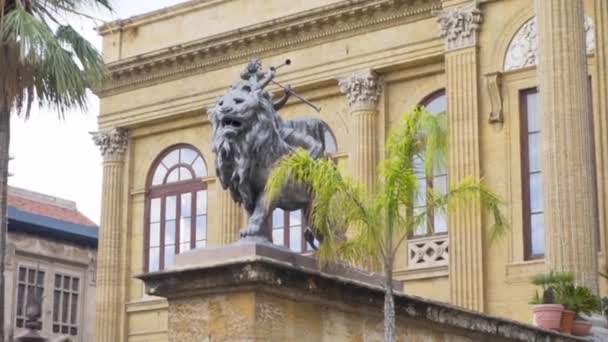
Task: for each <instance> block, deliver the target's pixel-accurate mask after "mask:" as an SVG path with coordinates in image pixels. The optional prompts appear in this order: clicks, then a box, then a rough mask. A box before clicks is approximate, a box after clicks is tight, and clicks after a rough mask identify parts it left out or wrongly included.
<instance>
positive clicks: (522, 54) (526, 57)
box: [504, 16, 595, 71]
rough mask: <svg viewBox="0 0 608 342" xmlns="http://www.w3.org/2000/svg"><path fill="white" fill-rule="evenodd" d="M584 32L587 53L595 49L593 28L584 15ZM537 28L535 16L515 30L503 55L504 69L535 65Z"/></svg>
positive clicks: (591, 22)
mask: <svg viewBox="0 0 608 342" xmlns="http://www.w3.org/2000/svg"><path fill="white" fill-rule="evenodd" d="M585 33H586V41H587V53H588V54H591V53H593V51H595V30H594V23H593V19H592V18H591V17H588V16H585ZM537 37H538V28H537V24H536V17H533V18H531V19H530V20H528V21H527V22H526V23H525V24H524V25H523V26H522V27H521V28H520V29H519V31H517V33H516V34H515V36H513V39H512V40H511V43H510V44H509V48H508V49H507V54H506V55H505V62H504V70H505V71H509V70H516V69H521V68H525V67H529V66H535V65H536V63H537V56H538V39H537Z"/></svg>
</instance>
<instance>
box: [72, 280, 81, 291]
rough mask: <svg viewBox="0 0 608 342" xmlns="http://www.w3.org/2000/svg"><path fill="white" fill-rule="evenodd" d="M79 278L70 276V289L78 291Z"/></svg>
mask: <svg viewBox="0 0 608 342" xmlns="http://www.w3.org/2000/svg"><path fill="white" fill-rule="evenodd" d="M79 285H80V279H78V278H72V291H76V292H79V287H78V286H79Z"/></svg>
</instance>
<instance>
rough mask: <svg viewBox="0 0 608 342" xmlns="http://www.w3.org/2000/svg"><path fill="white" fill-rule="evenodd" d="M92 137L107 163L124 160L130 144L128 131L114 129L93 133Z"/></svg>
mask: <svg viewBox="0 0 608 342" xmlns="http://www.w3.org/2000/svg"><path fill="white" fill-rule="evenodd" d="M91 135H92V137H93V142H94V143H95V145H96V146H98V147H99V150H100V151H101V155H102V157H103V158H104V160H105V161H116V160H122V159H123V158H124V155H125V152H126V151H127V145H128V142H129V139H128V134H127V130H126V129H124V128H113V129H110V130H107V131H101V132H91Z"/></svg>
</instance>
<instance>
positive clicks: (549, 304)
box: [530, 271, 574, 330]
mask: <svg viewBox="0 0 608 342" xmlns="http://www.w3.org/2000/svg"><path fill="white" fill-rule="evenodd" d="M573 281H574V275H573V274H572V273H566V272H554V271H550V272H549V273H539V274H537V275H535V276H534V277H532V283H533V284H534V285H536V286H539V287H541V289H542V295H539V294H538V292H536V293H535V294H534V298H533V299H532V301H531V302H530V304H533V305H534V306H533V307H532V312H533V323H534V324H535V325H537V326H539V327H541V328H544V329H553V330H560V327H561V320H562V313H563V311H564V306H563V305H562V304H559V303H556V301H555V288H556V287H558V286H563V285H564V284H568V283H570V284H571V283H572V282H573Z"/></svg>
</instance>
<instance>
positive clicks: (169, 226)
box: [165, 220, 175, 245]
mask: <svg viewBox="0 0 608 342" xmlns="http://www.w3.org/2000/svg"><path fill="white" fill-rule="evenodd" d="M174 243H175V220H169V221H166V222H165V245H171V244H174Z"/></svg>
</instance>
